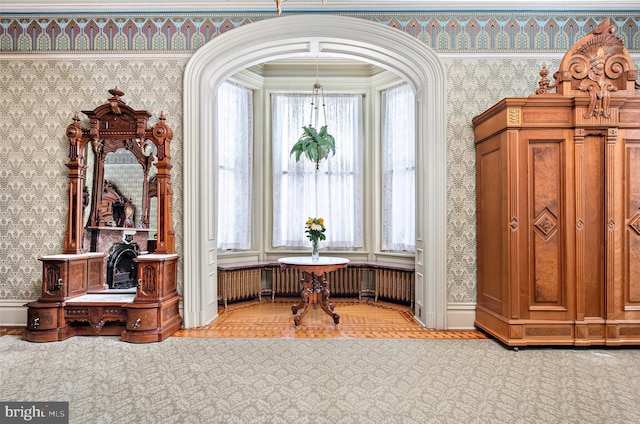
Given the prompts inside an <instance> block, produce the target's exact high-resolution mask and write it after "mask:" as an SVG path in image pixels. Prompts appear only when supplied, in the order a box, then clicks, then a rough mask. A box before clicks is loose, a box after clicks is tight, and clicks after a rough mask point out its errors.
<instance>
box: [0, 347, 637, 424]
mask: <svg viewBox="0 0 640 424" xmlns="http://www.w3.org/2000/svg"><path fill="white" fill-rule="evenodd" d="M0 358H1V360H0V381H1V382H2V384H1V385H0V400H2V401H69V412H70V422H71V423H82V424H86V423H109V424H113V423H123V424H124V423H150V424H160V423H181V424H182V423H198V424H203V423H243V424H244V423H301V424H302V423H345V424H353V423H403V424H405V423H420V424H424V423H510V424H511V423H598V424H600V423H634V422H638V417H639V414H638V401H639V399H640V350H636V349H590V350H586V349H585V350H581V349H541V348H536V349H523V350H521V351H520V352H514V351H511V350H508V349H505V348H504V347H502V346H501V345H500V344H498V343H497V342H495V341H493V340H489V339H485V340H371V339H266V338H262V339H258V338H256V339H231V338H227V339H205V338H178V337H171V338H169V339H167V340H165V341H164V342H162V343H151V344H142V345H137V344H129V343H124V342H121V341H119V340H118V338H115V337H114V338H112V337H74V338H71V339H68V340H66V341H63V342H55V343H46V344H37V343H29V342H25V341H23V340H21V339H20V338H19V337H17V336H4V337H0Z"/></svg>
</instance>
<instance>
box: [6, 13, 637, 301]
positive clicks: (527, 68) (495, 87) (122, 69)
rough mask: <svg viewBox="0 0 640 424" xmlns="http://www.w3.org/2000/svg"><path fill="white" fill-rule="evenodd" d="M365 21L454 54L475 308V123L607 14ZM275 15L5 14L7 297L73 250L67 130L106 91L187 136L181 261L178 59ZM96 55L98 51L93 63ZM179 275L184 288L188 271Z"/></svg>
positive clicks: (453, 222) (633, 42)
mask: <svg viewBox="0 0 640 424" xmlns="http://www.w3.org/2000/svg"><path fill="white" fill-rule="evenodd" d="M355 16H359V17H362V18H364V19H370V20H374V21H378V22H381V23H385V24H387V25H390V26H395V27H398V28H399V29H400V30H402V31H405V32H408V33H410V34H412V35H413V36H415V37H417V38H418V39H420V40H422V41H424V42H425V43H426V44H427V45H429V46H430V47H432V48H434V49H435V50H436V51H438V52H442V53H447V55H443V59H442V60H443V63H444V64H445V67H446V73H447V84H448V85H447V103H448V104H447V108H448V127H447V134H448V140H447V145H448V149H447V168H448V181H447V185H448V198H449V200H448V222H449V227H448V252H447V253H448V282H447V284H448V287H447V290H448V301H449V302H450V303H473V302H475V291H476V251H475V249H476V248H475V246H476V240H475V151H474V140H473V127H472V125H471V119H472V118H473V117H474V116H475V115H477V114H479V113H481V112H482V111H484V110H485V109H487V108H488V107H489V106H491V105H493V104H494V103H495V102H497V101H499V100H500V99H502V98H504V97H525V96H528V95H530V94H532V93H534V91H535V89H536V87H537V81H538V80H539V75H538V71H539V69H540V67H541V65H542V64H543V63H545V64H547V67H548V68H549V69H550V70H552V72H553V70H555V69H557V67H558V63H559V60H560V59H559V55H558V54H555V55H554V56H553V57H554V58H555V59H552V60H544V61H543V58H544V54H539V52H540V51H546V52H548V53H553V52H555V53H558V52H562V53H563V52H564V51H565V50H566V49H567V48H568V47H569V46H570V45H571V44H573V43H574V42H575V41H577V39H579V38H580V37H582V36H583V35H585V34H586V32H588V31H590V30H591V28H592V27H594V26H595V25H596V24H597V23H599V22H600V21H601V20H602V18H603V17H600V16H583V17H568V16H553V17H549V16H526V15H522V16H520V15H519V16H503V15H487V16H474V17H471V16H469V17H465V16H446V15H433V16H413V15H410V16H404V15H403V16H400V15H395V16H391V15H376V16H373V15H362V14H360V15H355ZM265 17H266V16H261V15H252V16H245V17H237V16H222V15H221V16H219V17H218V16H204V17H195V16H188V17H187V16H173V17H165V16H132V17H126V18H125V17H122V16H120V15H118V16H104V17H89V16H82V17H33V16H29V17H7V16H0V52H2V54H3V56H2V58H0V89H1V92H2V96H0V116H2V119H1V120H0V211H2V212H1V213H0V300H33V299H36V298H37V297H39V295H40V279H41V265H40V262H39V261H38V260H37V258H38V257H39V256H41V255H43V254H52V253H58V252H60V251H61V249H62V234H63V233H64V231H65V217H66V209H67V207H66V198H67V193H66V184H65V181H66V178H67V169H66V167H65V163H66V161H67V150H68V149H67V142H66V139H65V138H64V136H63V135H64V132H65V128H66V126H67V125H68V124H69V123H71V120H72V117H73V114H74V113H75V112H76V111H79V110H82V109H86V108H87V107H91V106H92V105H99V104H102V103H103V102H105V101H106V99H107V94H108V93H107V92H106V90H107V89H108V88H112V87H113V86H114V85H117V86H118V87H121V88H123V89H124V90H125V93H126V94H125V96H124V99H125V101H127V102H128V104H130V105H131V106H132V107H134V108H136V109H147V110H149V111H150V112H151V113H152V114H153V116H152V118H151V119H150V125H153V124H154V123H155V122H156V121H157V119H158V115H159V114H160V112H161V111H164V113H165V115H166V117H167V122H168V124H169V125H171V126H172V128H173V129H174V138H173V142H172V146H171V147H172V149H171V155H172V163H173V165H174V168H173V169H172V177H173V184H172V186H173V190H174V196H175V197H174V202H173V205H174V229H175V231H176V244H177V250H178V254H182V246H183V240H182V238H183V229H182V213H183V212H182V206H181V205H182V201H183V181H182V175H183V172H182V164H183V159H182V158H183V155H182V122H183V119H182V94H181V93H182V89H183V86H182V84H183V81H182V78H183V73H184V69H185V65H186V63H187V61H188V54H187V55H175V54H173V53H175V52H176V51H181V52H192V51H195V50H196V49H197V48H198V47H200V46H202V45H203V44H204V43H206V42H207V41H209V40H210V39H211V38H213V37H214V36H215V35H217V34H220V33H221V32H224V31H226V30H230V29H232V28H235V27H237V26H239V25H244V24H247V23H250V22H253V21H256V20H259V19H263V18H265ZM612 18H613V21H614V23H615V24H616V25H617V26H618V28H620V30H619V33H618V35H619V36H620V37H621V38H622V39H623V41H624V43H625V45H626V46H627V48H628V49H629V50H630V51H631V52H632V53H633V52H636V53H638V52H640V35H639V34H640V33H639V31H638V22H639V21H640V16H635V17H629V16H619V17H612ZM113 51H117V53H114V52H113ZM142 51H144V53H143V54H140V55H132V54H131V53H132V52H140V53H142ZM478 51H486V52H498V51H499V52H501V53H504V52H509V51H511V52H515V51H518V53H519V54H518V55H513V56H504V55H494V56H493V57H492V56H491V54H487V55H483V56H482V57H481V58H478V56H463V55H460V56H459V57H456V56H455V55H451V54H450V53H455V52H466V53H470V52H478ZM45 53H46V54H45ZM83 53H93V54H92V57H91V58H89V57H83ZM167 53H171V54H167ZM534 53H536V54H535V55H534ZM25 54H26V55H25ZM30 54H31V55H30ZM58 54H59V55H58ZM70 54H73V56H71V55H70ZM96 54H97V55H98V59H96V57H95V56H96ZM527 54H529V55H530V56H531V57H535V58H527V57H526V55H527ZM101 55H103V57H102V56H101ZM635 56H636V57H635V58H636V67H637V62H638V58H637V56H638V55H637V54H636V55H635ZM70 57H71V58H70ZM129 102H130V103H129ZM178 279H179V291H180V292H182V269H181V268H180V270H179V277H178Z"/></svg>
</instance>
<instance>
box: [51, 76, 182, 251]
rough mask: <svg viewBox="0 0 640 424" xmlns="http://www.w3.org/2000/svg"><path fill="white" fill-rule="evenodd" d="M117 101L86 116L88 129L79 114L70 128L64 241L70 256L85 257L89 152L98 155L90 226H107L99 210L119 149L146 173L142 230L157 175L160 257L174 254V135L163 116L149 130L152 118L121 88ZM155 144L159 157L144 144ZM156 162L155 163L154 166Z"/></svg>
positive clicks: (114, 94) (114, 96) (114, 93)
mask: <svg viewBox="0 0 640 424" xmlns="http://www.w3.org/2000/svg"><path fill="white" fill-rule="evenodd" d="M109 93H110V94H111V95H112V97H111V98H109V99H108V102H107V103H105V104H103V105H101V106H98V107H97V108H95V109H94V110H91V111H82V112H83V113H84V114H85V115H87V117H88V118H89V128H83V127H82V126H81V125H80V122H79V121H80V119H79V118H78V115H77V114H76V115H75V116H74V118H73V123H72V124H70V125H69V126H68V127H67V131H66V135H67V138H68V139H69V162H68V163H67V167H68V168H69V188H68V192H69V197H68V202H69V204H68V218H67V229H66V232H65V237H64V250H63V252H64V253H65V254H75V253H84V252H86V251H87V250H88V248H87V247H86V246H84V243H83V239H84V219H83V217H84V208H85V207H86V206H88V205H87V193H86V188H85V184H86V168H87V164H86V154H85V153H86V149H87V145H88V144H89V143H91V146H90V148H93V150H94V152H95V172H94V175H93V188H92V190H93V191H92V193H93V196H91V199H92V200H91V216H90V217H89V222H88V226H90V227H99V226H103V225H104V223H103V222H101V221H100V219H99V216H98V215H99V206H100V204H101V201H102V193H103V189H104V161H105V158H106V155H107V154H108V153H110V152H115V151H117V150H118V149H121V148H122V149H126V150H128V151H130V152H132V153H133V154H134V156H135V157H136V158H137V160H138V162H139V163H140V165H142V169H143V172H144V176H145V178H144V183H143V199H142V225H143V226H146V227H148V224H149V203H150V202H149V199H150V190H149V188H150V187H149V181H148V174H149V170H150V168H151V167H152V166H155V167H156V169H157V174H156V177H155V186H154V187H153V188H154V189H155V190H153V191H154V194H155V195H156V196H157V198H158V207H157V214H158V216H157V220H156V222H157V241H156V243H157V244H156V248H155V253H158V254H170V253H175V235H174V231H173V218H172V197H173V191H172V189H171V172H170V171H171V167H172V165H171V156H170V143H171V139H172V137H173V131H172V130H171V128H169V126H168V125H167V124H166V122H165V117H164V114H163V113H162V112H161V113H160V121H159V122H158V123H156V124H155V125H154V126H153V127H151V128H148V127H147V124H148V119H149V118H150V117H151V114H150V113H149V112H147V111H146V110H135V109H133V108H132V107H130V106H128V105H127V104H125V102H124V101H123V100H122V99H121V97H122V96H123V95H124V92H122V91H120V90H119V89H118V88H117V87H116V88H113V89H111V90H109ZM147 140H149V141H151V142H152V143H153V144H154V145H155V146H156V150H157V154H156V156H153V155H146V154H145V152H144V150H145V144H146V142H147ZM156 158H157V161H156V162H153V161H154V160H155V159H156Z"/></svg>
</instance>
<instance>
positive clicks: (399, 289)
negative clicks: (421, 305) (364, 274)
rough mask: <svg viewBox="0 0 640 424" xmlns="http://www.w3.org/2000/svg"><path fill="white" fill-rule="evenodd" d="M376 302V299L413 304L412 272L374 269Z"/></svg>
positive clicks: (413, 285) (413, 286)
mask: <svg viewBox="0 0 640 424" xmlns="http://www.w3.org/2000/svg"><path fill="white" fill-rule="evenodd" d="M373 273H374V275H375V280H376V301H377V300H378V297H382V298H384V299H389V300H394V301H397V302H404V303H409V304H413V298H414V291H415V284H414V274H415V273H414V272H413V271H402V270H395V269H380V268H378V269H374V270H373Z"/></svg>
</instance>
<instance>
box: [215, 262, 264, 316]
mask: <svg viewBox="0 0 640 424" xmlns="http://www.w3.org/2000/svg"><path fill="white" fill-rule="evenodd" d="M256 296H257V297H259V298H260V300H262V269H261V268H251V269H233V270H225V271H220V270H219V271H218V298H219V299H221V300H222V302H223V303H224V307H225V309H226V308H227V303H228V302H230V301H234V300H241V299H248V298H251V297H256Z"/></svg>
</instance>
